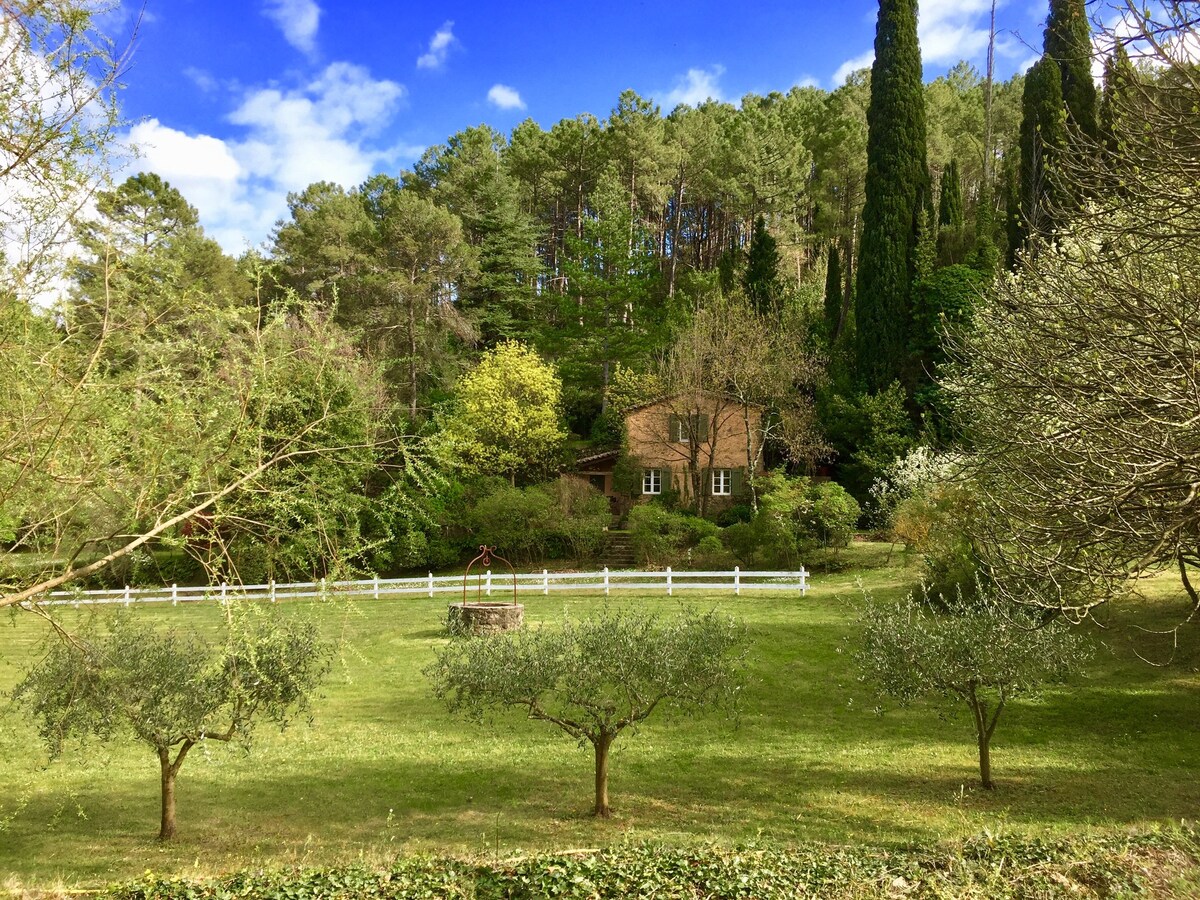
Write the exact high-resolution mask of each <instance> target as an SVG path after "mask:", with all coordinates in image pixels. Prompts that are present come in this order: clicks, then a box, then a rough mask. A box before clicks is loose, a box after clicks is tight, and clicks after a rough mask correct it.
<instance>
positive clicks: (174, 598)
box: [171, 584, 179, 606]
mask: <svg viewBox="0 0 1200 900" xmlns="http://www.w3.org/2000/svg"><path fill="white" fill-rule="evenodd" d="M171 605H172V606H178V605H179V585H178V584H173V585H171Z"/></svg>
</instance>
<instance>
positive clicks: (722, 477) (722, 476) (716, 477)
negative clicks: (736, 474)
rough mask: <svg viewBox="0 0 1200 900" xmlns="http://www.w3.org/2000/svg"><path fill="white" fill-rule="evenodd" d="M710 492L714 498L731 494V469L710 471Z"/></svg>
mask: <svg viewBox="0 0 1200 900" xmlns="http://www.w3.org/2000/svg"><path fill="white" fill-rule="evenodd" d="M712 492H713V496H714V497H728V496H729V495H731V494H732V493H733V469H713V470H712Z"/></svg>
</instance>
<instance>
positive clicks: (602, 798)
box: [592, 734, 613, 819]
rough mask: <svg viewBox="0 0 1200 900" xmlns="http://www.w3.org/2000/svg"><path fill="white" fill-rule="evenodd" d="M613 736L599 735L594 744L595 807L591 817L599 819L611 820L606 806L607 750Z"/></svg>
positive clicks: (610, 814) (609, 810)
mask: <svg viewBox="0 0 1200 900" xmlns="http://www.w3.org/2000/svg"><path fill="white" fill-rule="evenodd" d="M612 742H613V736H612V735H609V734H601V735H600V737H598V738H597V739H596V740H595V741H594V742H593V746H594V747H595V748H596V807H595V809H593V810H592V815H593V816H596V817H597V818H599V819H609V818H612V809H611V808H610V807H609V805H608V750H609V748H610V747H611V746H612Z"/></svg>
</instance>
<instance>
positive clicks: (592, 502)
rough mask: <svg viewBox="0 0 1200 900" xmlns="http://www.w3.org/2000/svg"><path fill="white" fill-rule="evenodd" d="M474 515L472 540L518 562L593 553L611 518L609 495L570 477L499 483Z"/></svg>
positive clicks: (584, 556) (579, 557)
mask: <svg viewBox="0 0 1200 900" xmlns="http://www.w3.org/2000/svg"><path fill="white" fill-rule="evenodd" d="M469 515H470V522H471V526H472V533H473V538H472V540H473V541H474V542H475V543H480V544H487V545H489V546H492V547H495V548H496V549H497V550H498V551H499V552H500V554H501V555H503V556H506V557H509V558H510V559H512V560H514V561H516V562H534V561H537V560H542V559H546V558H550V559H576V560H583V559H591V558H594V557H595V556H596V555H597V554H598V553H599V552H600V550H601V549H602V548H603V546H604V529H605V528H606V527H607V525H608V523H609V521H610V519H611V514H610V512H609V508H608V499H607V498H606V497H605V496H604V495H603V494H601V493H600V492H599V491H597V490H596V489H595V488H593V487H591V486H590V485H589V484H587V483H586V482H584V481H580V480H579V479H578V478H572V477H570V476H563V477H561V478H559V479H558V480H557V481H553V482H550V483H549V484H536V485H531V486H530V487H525V488H518V487H512V486H511V485H507V484H503V483H500V484H497V485H495V488H494V489H493V490H492V491H491V492H489V493H488V494H486V495H485V496H484V497H482V498H481V499H480V500H479V501H478V502H477V503H476V504H475V506H474V507H473V508H472V509H471V511H470V514H469Z"/></svg>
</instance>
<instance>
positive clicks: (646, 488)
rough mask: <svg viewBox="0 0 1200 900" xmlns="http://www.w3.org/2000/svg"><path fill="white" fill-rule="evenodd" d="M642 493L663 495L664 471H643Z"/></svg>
mask: <svg viewBox="0 0 1200 900" xmlns="http://www.w3.org/2000/svg"><path fill="white" fill-rule="evenodd" d="M642 493H643V494H661V493H662V469H643V470H642Z"/></svg>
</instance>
